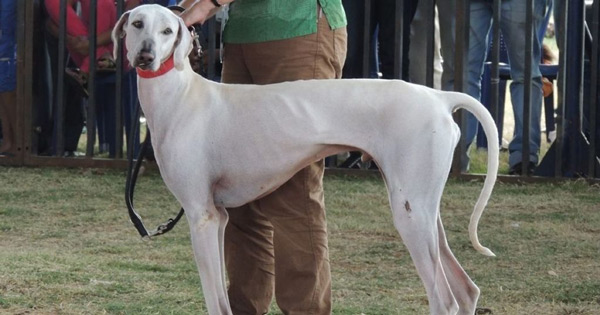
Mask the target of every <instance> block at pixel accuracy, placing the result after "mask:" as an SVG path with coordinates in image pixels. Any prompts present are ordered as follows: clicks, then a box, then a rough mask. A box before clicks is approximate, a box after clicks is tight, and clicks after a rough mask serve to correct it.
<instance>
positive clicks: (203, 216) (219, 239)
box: [186, 204, 232, 315]
mask: <svg viewBox="0 0 600 315" xmlns="http://www.w3.org/2000/svg"><path fill="white" fill-rule="evenodd" d="M208 207H209V208H208V209H206V210H201V211H190V210H188V208H186V213H187V218H188V222H189V225H190V234H191V237H192V246H193V247H194V257H195V259H196V266H197V267H198V272H199V273H200V280H201V282H202V292H203V293H204V300H205V301H206V308H207V310H208V314H210V315H231V314H232V312H231V308H230V306H229V299H228V297H227V289H226V283H225V270H224V254H223V237H224V232H225V226H226V224H227V212H226V211H225V209H224V208H220V209H219V210H217V208H216V207H215V206H214V205H213V204H210V205H209V206H208ZM194 210H197V209H194Z"/></svg>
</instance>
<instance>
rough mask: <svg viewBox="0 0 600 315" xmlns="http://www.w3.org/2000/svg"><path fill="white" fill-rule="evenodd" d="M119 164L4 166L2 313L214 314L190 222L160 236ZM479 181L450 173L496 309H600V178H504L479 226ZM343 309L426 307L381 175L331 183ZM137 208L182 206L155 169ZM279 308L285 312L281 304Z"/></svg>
mask: <svg viewBox="0 0 600 315" xmlns="http://www.w3.org/2000/svg"><path fill="white" fill-rule="evenodd" d="M123 186H124V175H123V172H120V171H105V170H79V169H67V170H65V169H40V168H8V167H0V313H1V314H106V313H107V314H204V313H206V311H205V309H204V302H203V298H202V294H201V291H200V280H199V277H198V274H197V270H196V266H195V264H194V261H193V257H192V249H191V245H190V240H189V230H188V228H187V222H186V221H185V220H182V222H181V223H180V224H179V225H178V226H177V227H176V228H175V229H174V230H173V231H171V232H170V233H168V234H167V235H164V236H162V237H158V238H155V239H154V240H153V241H151V242H145V241H142V240H141V239H140V238H139V236H138V235H137V232H136V231H135V229H134V227H133V226H132V224H131V223H130V222H129V219H128V216H127V211H126V208H125V204H124V201H123V199H124V198H123V191H124V187H123ZM481 186H482V184H481V182H479V181H473V182H464V181H455V180H451V181H450V182H449V183H448V185H447V187H446V190H445V193H444V197H443V199H442V210H441V211H442V219H443V220H444V224H445V226H446V232H447V234H448V238H449V242H450V246H451V247H452V249H453V251H454V253H455V255H456V256H457V258H458V260H459V261H460V262H461V263H462V265H463V267H464V268H465V269H466V271H467V273H469V275H470V276H471V277H472V278H473V280H474V281H475V282H476V283H477V284H478V285H479V287H480V288H481V298H480V303H479V305H480V307H485V308H489V309H491V310H492V311H493V314H600V187H598V186H590V185H588V184H586V183H583V182H568V183H564V184H527V185H516V184H498V185H497V186H496V189H495V191H494V194H493V197H492V200H491V202H490V204H489V207H488V208H487V210H486V212H485V213H484V215H483V217H482V219H481V221H480V227H479V237H480V240H481V242H482V244H483V245H485V246H489V247H490V249H492V250H493V251H494V252H495V253H496V254H497V255H498V257H496V258H489V257H485V256H482V255H480V254H478V253H476V252H475V251H474V250H473V249H472V247H471V245H470V242H469V240H468V235H467V224H468V220H469V216H470V214H471V211H472V207H473V204H474V202H475V199H476V197H477V195H478V194H479V191H480V189H481ZM325 189H326V202H327V214H328V222H329V230H330V256H331V265H332V273H333V299H334V311H333V313H334V314H428V308H427V299H426V296H425V290H424V288H423V285H422V284H421V282H420V280H419V278H418V276H417V273H416V271H415V268H414V266H413V264H412V261H411V260H410V257H409V256H408V253H407V251H406V249H405V247H404V245H403V244H402V242H401V240H400V238H399V236H398V234H397V232H396V231H395V230H394V228H393V226H392V223H391V215H390V212H389V208H388V205H387V195H386V192H385V188H384V186H383V183H382V181H381V180H380V179H379V178H376V177H372V178H362V179H360V178H353V177H341V176H327V177H326V179H325ZM136 206H137V208H138V209H139V211H140V213H141V214H142V215H143V216H144V218H145V220H146V224H147V225H149V226H151V227H154V226H155V225H156V224H158V223H162V222H163V221H164V220H165V219H166V218H167V217H169V216H172V215H174V214H175V213H176V212H177V210H178V205H177V204H176V202H175V201H174V199H173V198H172V197H171V196H170V194H169V193H168V192H167V191H166V189H165V188H164V185H163V184H162V180H161V179H160V177H159V176H158V175H157V174H156V173H155V172H148V173H147V174H146V175H144V176H143V177H142V178H141V179H140V183H139V185H138V188H137V195H136ZM272 313H273V314H279V312H278V310H277V307H276V306H273V312H272Z"/></svg>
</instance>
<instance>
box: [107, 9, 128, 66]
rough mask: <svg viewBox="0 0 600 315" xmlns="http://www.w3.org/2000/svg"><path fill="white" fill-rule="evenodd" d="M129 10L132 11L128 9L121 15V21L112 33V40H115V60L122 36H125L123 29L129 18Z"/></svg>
mask: <svg viewBox="0 0 600 315" xmlns="http://www.w3.org/2000/svg"><path fill="white" fill-rule="evenodd" d="M129 12H130V11H127V12H125V13H123V15H121V18H119V21H118V22H117V24H116V25H115V27H114V28H113V31H112V34H111V37H112V41H113V58H114V59H115V60H117V52H118V51H119V50H118V49H119V42H120V41H121V38H123V37H125V30H124V29H123V27H124V26H125V25H126V24H127V20H129Z"/></svg>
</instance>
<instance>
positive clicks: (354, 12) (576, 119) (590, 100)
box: [0, 0, 600, 180]
mask: <svg viewBox="0 0 600 315" xmlns="http://www.w3.org/2000/svg"><path fill="white" fill-rule="evenodd" d="M46 1H50V0H46ZM506 1H509V0H505V2H506ZM512 1H516V0H512ZM519 1H523V3H525V4H526V6H525V7H526V21H525V22H526V23H525V28H524V29H523V34H524V36H525V39H524V40H525V45H524V47H525V49H524V52H525V54H524V55H525V57H524V58H525V62H524V67H525V68H524V73H525V77H524V91H523V103H524V104H525V105H524V106H523V113H522V117H523V137H524V139H529V138H530V137H532V135H531V134H530V132H529V130H530V128H529V126H530V125H531V124H532V121H531V116H532V115H531V108H532V101H531V99H532V87H533V85H532V82H533V80H534V79H533V78H532V75H531V73H532V72H531V71H530V70H531V69H532V67H538V66H539V65H538V64H537V63H536V64H533V63H532V62H531V57H530V56H532V53H533V50H534V47H535V45H534V41H535V40H536V32H535V30H534V17H535V15H534V14H535V12H534V3H535V0H519ZM477 2H480V1H476V0H471V1H469V0H443V1H436V0H419V1H416V0H364V1H355V0H352V1H344V5H345V6H346V11H347V15H348V20H349V21H348V22H349V25H348V33H349V47H348V49H349V51H348V60H347V62H346V67H345V69H344V71H345V74H347V75H346V76H349V77H378V76H383V77H384V78H404V79H410V78H408V73H409V71H408V70H407V67H411V66H413V67H416V66H415V64H414V61H415V60H410V59H409V58H408V51H409V50H408V48H407V47H408V45H410V44H411V41H410V40H409V38H410V37H409V36H410V31H409V30H410V27H411V22H413V23H415V21H413V18H414V16H415V14H414V13H415V12H417V13H416V14H417V15H418V16H420V19H421V23H420V24H418V25H419V26H418V30H419V33H420V34H424V35H422V38H418V39H419V40H421V41H423V42H424V46H423V47H424V53H423V54H422V55H421V58H422V59H423V62H424V66H423V67H424V68H423V69H421V72H422V73H423V77H424V78H423V79H422V82H421V83H422V84H426V85H428V86H430V87H433V86H434V85H435V80H436V79H435V78H434V77H435V73H436V68H435V67H436V62H438V63H439V58H440V56H438V55H440V53H439V52H440V47H438V44H439V43H440V42H441V43H442V53H441V56H442V58H443V69H444V71H445V73H444V74H443V75H442V78H444V76H445V78H446V79H448V77H451V80H450V81H453V85H452V87H451V89H454V90H456V91H461V92H467V90H468V87H467V86H468V80H469V77H468V62H469V54H468V51H469V41H470V40H471V35H470V28H469V24H470V20H471V17H470V13H471V5H473V3H477ZM484 2H485V3H487V4H488V5H490V6H491V7H492V8H493V21H494V22H493V23H492V27H491V32H490V34H491V35H490V37H489V38H490V42H491V45H490V47H491V48H490V50H489V54H488V55H489V57H488V59H489V62H488V63H487V64H486V65H485V67H486V74H484V76H483V79H482V84H485V85H486V86H487V87H488V90H487V92H486V93H487V94H486V95H487V97H488V98H489V100H490V102H489V109H490V112H491V113H492V116H493V117H495V118H496V119H500V117H502V115H503V114H502V113H503V111H504V110H503V108H504V101H503V100H504V96H503V93H501V91H502V87H503V84H505V82H506V80H510V79H511V77H510V69H509V68H507V67H508V66H507V65H506V64H504V63H502V60H501V55H502V47H503V42H502V37H501V36H502V35H501V31H500V29H501V26H500V23H498V22H497V21H500V20H501V15H500V14H501V12H502V10H501V6H502V1H501V0H494V1H493V2H491V1H484ZM542 2H544V1H542ZM89 3H90V9H89V12H83V13H84V14H85V15H87V16H88V17H87V19H88V20H89V29H88V33H89V35H88V38H89V43H90V44H89V58H90V60H96V59H97V58H96V57H98V56H96V54H97V49H96V48H97V45H96V42H97V41H98V39H99V37H100V36H101V35H99V33H101V32H100V31H99V30H98V29H97V27H96V25H97V21H98V16H99V15H104V14H107V13H106V12H98V10H97V9H96V8H97V7H98V3H99V1H98V0H89ZM115 3H116V15H117V16H120V15H121V14H122V12H123V10H124V1H122V0H118V1H116V2H115ZM59 5H60V7H59V11H58V13H59V16H58V21H54V22H55V23H54V27H51V25H50V24H52V23H53V20H52V19H51V18H50V17H49V15H48V13H47V10H46V5H45V3H44V1H43V0H24V1H18V12H17V14H18V18H17V21H18V27H17V38H18V45H17V58H18V60H17V91H16V93H17V120H16V122H15V129H16V130H15V131H16V132H15V134H16V135H15V136H16V139H15V140H16V141H15V142H16V144H17V148H18V151H17V154H16V155H15V156H14V157H2V158H0V164H1V165H29V166H66V167H111V168H125V167H126V166H127V161H126V159H125V154H124V153H127V154H132V153H133V152H135V151H136V150H137V147H138V145H137V144H138V143H139V132H138V131H139V130H138V131H136V132H134V133H133V134H129V133H128V132H127V130H128V128H129V127H130V126H131V125H132V122H133V121H135V120H139V119H140V117H134V116H135V114H134V113H135V110H134V109H135V108H136V106H137V97H136V91H135V79H136V78H135V73H134V72H132V71H131V70H129V69H127V67H126V65H125V63H123V62H122V58H123V56H122V51H120V50H119V51H118V58H117V60H116V68H115V69H114V70H111V71H100V69H98V68H97V65H96V62H90V63H89V76H88V77H87V83H86V85H85V88H82V86H81V84H79V82H74V81H73V78H72V77H71V76H70V74H72V73H67V72H65V69H66V68H70V67H73V66H74V65H73V63H72V58H69V51H68V49H67V42H68V41H69V40H70V39H69V36H68V35H67V34H68V32H67V23H66V19H67V12H68V10H71V9H72V8H69V7H67V1H66V0H60V1H59ZM443 6H444V7H443ZM448 7H450V8H451V9H448ZM392 8H393V9H392ZM436 8H437V9H436ZM554 10H555V14H554V19H555V22H556V25H557V28H556V34H557V46H558V48H559V49H560V59H559V61H558V63H557V64H555V65H551V66H548V67H545V68H544V69H546V71H542V72H543V75H544V76H547V77H550V78H551V79H552V80H557V88H556V89H555V90H557V93H555V94H558V95H557V97H556V98H555V99H556V100H557V102H556V103H557V107H556V108H555V107H554V102H553V101H552V102H551V103H550V105H549V107H546V108H548V109H550V112H549V113H546V114H547V121H548V120H549V121H550V123H549V124H548V125H547V126H548V127H547V128H555V129H556V139H555V140H554V141H553V142H552V144H551V146H550V148H549V150H548V151H547V153H546V154H545V155H544V156H542V157H540V163H539V165H538V167H537V169H536V171H535V172H534V173H533V174H527V172H526V171H527V169H526V168H525V167H524V168H523V169H522V171H521V173H520V174H518V176H506V177H505V178H516V179H519V180H543V179H544V178H550V179H557V178H560V179H562V178H580V177H584V178H588V179H593V178H600V162H599V161H600V160H599V158H598V156H600V147H599V146H598V139H599V138H600V126H599V125H598V118H599V117H600V113H599V112H598V110H597V107H598V97H599V95H598V84H599V82H598V68H599V67H600V65H599V63H598V55H599V51H598V40H597V39H598V38H600V37H599V36H600V34H599V31H600V27H599V24H598V22H599V14H600V0H595V1H585V2H584V1H581V0H555V1H554ZM382 12H385V14H387V15H388V17H387V18H388V20H386V21H385V23H387V24H384V21H383V18H382V20H378V17H377V15H378V14H381V13H382ZM390 15H391V16H392V19H393V20H391V22H390V20H389V16H390ZM436 16H437V17H439V19H437V20H438V21H440V23H441V22H442V21H451V23H452V24H451V26H450V27H446V26H443V27H441V28H440V29H439V31H440V34H441V35H442V36H441V41H440V40H436V37H435V36H436V35H435V34H436V30H437V29H438V28H437V27H436ZM102 17H103V18H104V17H105V16H102ZM414 27H415V24H413V30H414ZM203 33H204V34H205V38H206V41H205V43H204V47H205V48H206V50H207V53H206V54H205V56H207V57H206V58H208V62H207V65H208V67H207V68H206V72H205V75H206V76H208V77H209V78H211V79H217V78H218V66H219V65H218V62H217V59H218V58H217V54H216V48H217V45H218V44H217V41H218V35H219V34H218V33H219V27H218V26H217V21H215V19H212V20H210V21H209V22H207V23H206V25H205V26H204V27H203ZM375 34H379V37H377V35H375ZM448 42H450V43H451V44H452V46H451V48H448V46H447V45H446V49H445V50H444V49H443V48H444V44H443V43H448ZM413 44H414V43H413ZM384 54H387V56H388V57H385V58H388V59H389V60H390V61H389V62H387V63H386V68H385V69H382V68H380V67H379V66H381V67H382V66H383V64H384V63H385V62H386V61H385V60H383V59H384V57H383V56H384ZM390 56H391V57H390ZM541 67H544V66H541ZM380 72H382V73H380ZM374 79H376V78H374ZM442 81H443V80H442ZM534 106H541V104H537V105H534ZM463 116H464V115H463V114H462V113H460V112H459V113H457V115H456V117H455V118H456V120H457V122H459V124H460V125H461V127H462V130H463V139H462V140H461V143H460V144H459V146H458V147H457V152H456V154H455V159H454V164H453V171H452V175H454V176H467V175H466V172H465V170H464V164H465V156H466V154H465V151H466V150H467V147H468V146H467V145H465V134H466V132H464V131H466V128H467V126H466V124H467V123H466V118H465V117H463ZM552 121H554V122H555V123H552ZM497 123H498V124H499V126H500V128H502V122H501V121H499V120H497ZM535 123H537V122H535ZM142 133H143V130H142ZM125 139H126V140H125ZM498 140H500V139H498ZM127 141H129V143H130V145H129V146H128V147H127V145H126V142H127ZM532 150H535V149H534V148H530V146H529V141H523V148H522V155H523V161H528V159H529V158H528V157H529V156H530V154H531V153H532ZM78 151H85V152H84V153H83V154H82V155H81V156H79V155H78V154H77V152H78ZM327 165H328V167H329V168H332V169H338V170H339V169H351V168H357V167H358V168H362V169H367V168H369V165H360V161H359V159H358V156H357V155H353V154H350V155H349V157H347V158H346V157H344V158H342V157H331V158H328V160H327ZM531 175H533V176H531Z"/></svg>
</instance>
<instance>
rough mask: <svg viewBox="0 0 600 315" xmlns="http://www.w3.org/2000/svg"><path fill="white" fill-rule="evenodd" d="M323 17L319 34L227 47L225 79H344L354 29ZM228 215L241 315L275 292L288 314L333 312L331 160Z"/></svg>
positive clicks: (233, 288) (262, 306)
mask: <svg viewBox="0 0 600 315" xmlns="http://www.w3.org/2000/svg"><path fill="white" fill-rule="evenodd" d="M319 16H320V18H319V22H318V30H317V32H316V33H314V34H311V35H306V36H300V37H295V38H291V39H285V40H278V41H269V42H262V43H253V44H226V45H225V48H224V49H225V50H224V55H223V82H225V83H250V84H270V83H277V82H283V81H293V80H303V79H304V80H305V79H332V78H340V77H341V71H342V66H343V64H344V60H345V59H346V37H347V35H346V29H345V28H341V29H336V30H331V29H330V28H329V25H328V23H327V20H326V19H325V17H324V16H322V14H320V15H319ZM271 105H273V106H277V105H276V104H271ZM248 167H252V165H248ZM228 212H229V224H228V225H227V229H226V232H225V262H226V268H227V272H228V277H229V289H228V293H229V299H230V302H231V306H232V309H233V313H234V314H236V315H241V314H243V315H246V314H252V315H254V314H266V313H267V312H268V311H269V306H270V304H271V300H272V298H273V293H275V298H276V301H277V304H278V306H279V308H280V309H281V310H282V311H283V313H284V314H292V315H293V314H303V315H305V314H330V313H331V274H330V269H329V256H328V247H327V224H326V220H325V210H324V199H323V161H320V162H317V163H314V164H312V165H310V166H308V167H306V168H304V169H303V170H301V171H300V172H298V173H297V174H296V175H294V177H292V178H291V179H290V180H289V181H288V182H287V183H285V184H284V185H283V186H281V187H280V188H278V189H277V190H276V191H274V192H273V193H271V194H269V195H268V196H265V197H263V198H261V199H260V200H256V201H254V202H251V203H249V204H247V205H244V206H242V207H239V208H234V209H228Z"/></svg>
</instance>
